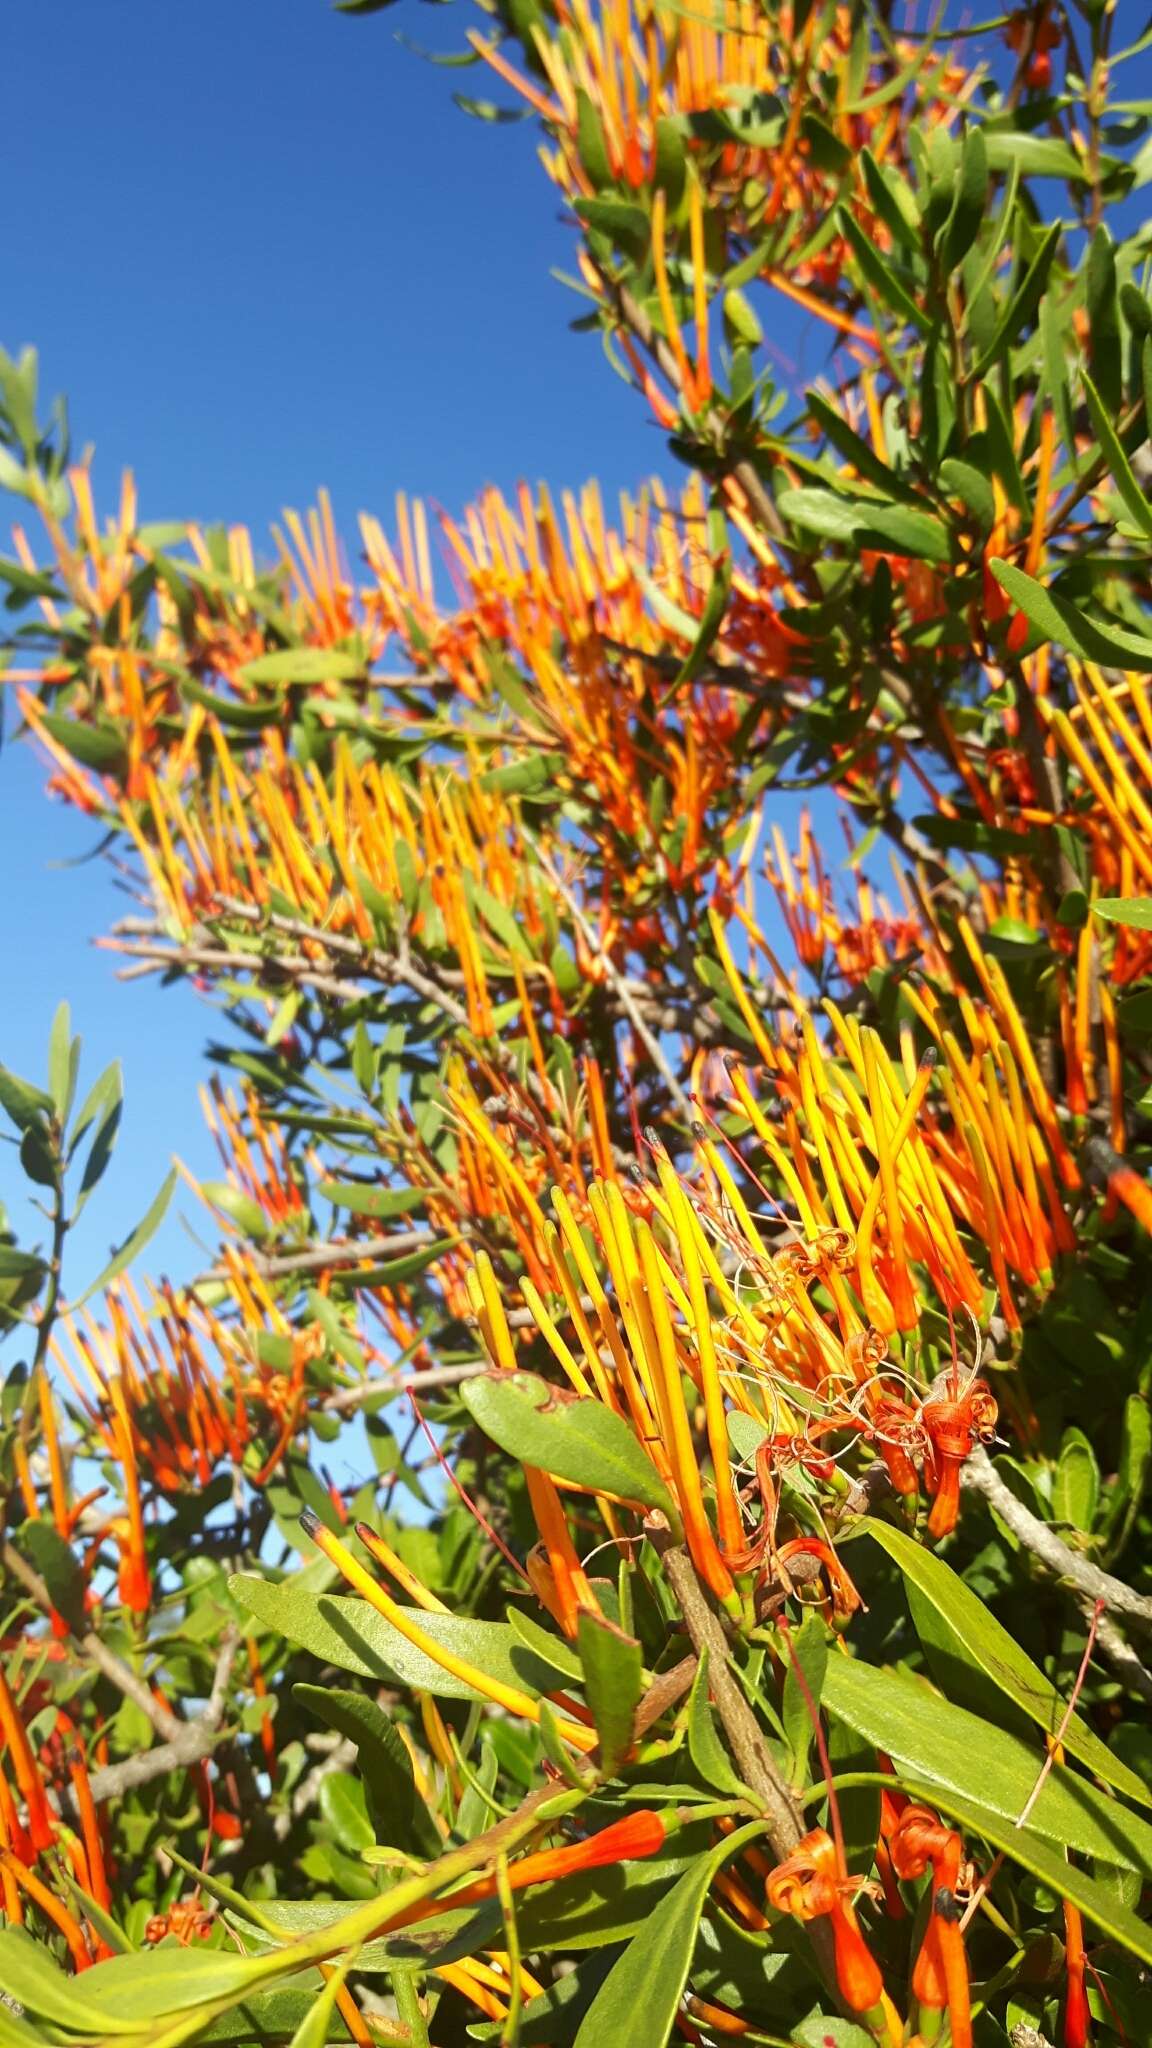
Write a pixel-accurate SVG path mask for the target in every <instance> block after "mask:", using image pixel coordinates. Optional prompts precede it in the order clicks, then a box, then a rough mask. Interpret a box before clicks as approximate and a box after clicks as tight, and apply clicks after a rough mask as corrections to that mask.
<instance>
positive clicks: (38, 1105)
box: [0, 1067, 53, 1131]
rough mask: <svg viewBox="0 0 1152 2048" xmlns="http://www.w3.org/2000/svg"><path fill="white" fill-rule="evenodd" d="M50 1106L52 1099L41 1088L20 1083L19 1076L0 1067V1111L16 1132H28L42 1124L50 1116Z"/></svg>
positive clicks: (28, 1082)
mask: <svg viewBox="0 0 1152 2048" xmlns="http://www.w3.org/2000/svg"><path fill="white" fill-rule="evenodd" d="M52 1106H53V1105H52V1097H51V1096H50V1095H45V1093H44V1090H43V1089H42V1088H34V1087H33V1086H32V1083H31V1081H22V1080H21V1079H20V1076H19V1074H13V1073H12V1072H10V1070H9V1069H8V1068H7V1067H0V1109H2V1110H3V1111H4V1114H5V1115H6V1116H7V1117H9V1118H10V1119H11V1121H12V1122H13V1123H14V1124H15V1126H16V1129H17V1130H18V1131H28V1130H31V1129H32V1128H33V1127H34V1126H35V1125H37V1124H40V1123H42V1122H43V1120H44V1118H45V1117H47V1116H51V1114H52Z"/></svg>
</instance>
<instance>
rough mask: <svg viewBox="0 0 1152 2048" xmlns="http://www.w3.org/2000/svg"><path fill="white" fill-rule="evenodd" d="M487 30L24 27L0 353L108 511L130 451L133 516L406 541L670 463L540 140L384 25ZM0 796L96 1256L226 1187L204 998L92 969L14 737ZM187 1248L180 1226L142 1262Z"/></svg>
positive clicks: (16, 940) (17, 1034) (208, 0)
mask: <svg viewBox="0 0 1152 2048" xmlns="http://www.w3.org/2000/svg"><path fill="white" fill-rule="evenodd" d="M476 18H477V17H476V15H475V14H474V12H472V11H471V10H468V9H466V8H463V7H461V8H452V9H444V10H439V9H436V8H431V7H417V6H411V5H402V6H399V7H397V8H395V9H393V10H391V11H390V12H389V13H387V14H384V15H379V16H375V17H372V18H370V19H367V20H360V21H357V20H351V19H348V18H346V17H342V16H340V15H336V14H334V13H332V12H331V11H330V10H329V9H328V8H327V7H326V6H325V5H324V4H323V0H189V4H188V5H185V6H179V7H174V6H169V5H166V4H160V5H158V4H157V0H100V4H99V5H94V4H93V0H54V4H53V5H51V6H48V7H34V6H27V7H23V8H21V9H19V10H17V11H16V12H15V13H14V14H13V15H12V17H11V18H10V20H9V23H8V28H7V32H6V36H5V43H6V61H7V70H8V89H7V91H6V94H5V103H6V105H5V121H4V129H5V133H4V136H3V141H2V142H0V152H2V154H3V156H4V157H5V158H6V159H7V165H8V172H9V178H8V185H9V190H10V191H15V190H17V189H18V190H19V192H20V200H19V203H18V204H17V205H15V206H13V208H12V209H11V212H10V217H9V220H8V224H7V228H6V244H7V249H8V255H7V259H6V273H7V277H8V290H7V292H6V294H5V301H6V303H5V309H4V314H3V332H2V333H0V341H2V342H3V344H4V346H6V347H7V348H8V349H10V350H12V349H14V348H17V347H19V346H21V345H23V344H24V343H26V342H32V343H34V344H35V345H36V346H37V348H38V349H39V351H40V356H41V370H42V379H43V387H44V389H45V390H46V391H47V392H55V391H57V390H61V391H64V392H66V393H67V395H68V398H69V402H70V404H71V407H72V417H73V427H74V433H75V438H76V442H77V445H78V446H79V445H84V444H86V443H87V442H89V441H91V442H92V443H94V444H95V449H96V481H97V494H98V498H99V499H101V500H103V502H105V503H107V502H108V501H109V500H110V499H111V497H112V496H113V494H114V493H115V491H116V488H117V484H118V478H119V473H120V470H121V468H122V467H123V466H124V465H125V464H129V463H130V464H131V465H132V466H133V467H134V469H135V470H136V473H137V477H138V480H139V484H140V490H141V500H142V506H143V510H144V514H145V516H146V517H149V518H153V519H157V518H171V517H181V516H185V515H189V516H194V517H197V518H200V519H205V520H211V519H223V518H228V519H244V520H247V521H249V522H250V523H251V524H252V526H253V527H254V529H255V530H256V532H257V533H260V532H262V531H263V530H265V529H266V528H267V526H268V524H269V522H270V521H271V520H273V519H275V518H276V517H277V516H278V515H279V513H280V511H281V509H282V507H284V506H285V505H296V506H300V505H304V504H307V503H310V502H311V501H312V499H313V496H314V493H315V490H316V487H317V486H318V485H319V484H327V485H328V487H329V488H330V490H331V491H332V494H333V498H334V501H335V505H336V508H337V514H338V517H339V518H340V519H341V522H342V523H343V525H344V526H345V528H346V530H349V529H350V528H351V524H352V521H353V519H354V517H355V515H356V513H357V512H358V511H359V510H361V509H362V508H368V509H372V510H378V511H379V512H380V513H381V514H382V515H383V516H384V517H385V519H386V520H387V518H388V515H389V511H390V506H391V502H392V497H393V494H394V493H395V492H396V491H397V490H398V489H407V490H411V491H418V492H422V493H424V494H426V495H428V496H430V497H432V498H435V499H439V500H440V501H441V502H443V503H444V504H445V505H448V506H451V507H458V506H459V505H461V504H463V503H464V502H466V501H467V500H468V499H469V498H470V497H471V496H473V495H474V494H475V493H476V492H477V491H478V490H479V489H480V488H481V487H482V486H483V485H484V484H486V483H488V482H495V483H498V484H500V485H504V486H510V485H513V484H515V483H516V482H517V480H518V479H519V478H520V477H521V476H528V477H530V478H545V479H547V480H548V481H549V482H551V483H553V484H564V483H579V482H581V481H582V480H583V479H584V478H585V477H587V476H588V475H590V474H592V473H596V474H598V475H599V476H600V477H601V479H602V480H603V482H604V484H605V486H606V487H607V488H608V489H610V490H615V489H618V488H620V487H622V486H627V485H631V484H634V483H636V482H637V481H639V480H640V479H641V478H642V477H643V476H644V475H645V474H647V473H649V472H650V471H651V470H652V468H653V467H654V466H659V467H660V468H666V467H667V463H666V457H665V453H664V447H663V437H662V436H661V435H660V434H659V433H658V432H657V431H656V430H655V429H654V428H652V427H650V426H649V425H648V424H647V422H646V418H645V412H644V407H643V405H642V404H641V403H637V401H636V400H635V399H634V398H632V397H631V395H630V394H629V393H628V392H627V391H626V390H625V388H624V386H623V385H622V384H621V383H620V382H619V380H618V379H617V378H616V377H615V376H614V375H613V373H612V371H611V370H610V369H609V368H608V366H607V364H606V363H605V361H604V358H603V355H602V353H601V350H600V347H599V344H598V342H597V341H596V339H595V337H590V336H586V335H583V336H582V335H574V334H572V333H570V332H569V329H568V321H569V320H570V319H571V318H572V316H573V314H574V313H575V312H576V311H578V310H579V308H578V306H577V303H576V301H575V300H574V299H572V298H571V296H570V295H569V294H568V293H567V292H566V291H565V289H564V288H563V287H562V286H561V285H559V284H558V283H556V282H555V281H553V280H552V278H551V277H550V275H549V271H550V269H551V268H552V267H553V266H556V265H563V264H564V263H565V261H566V257H567V241H568V238H567V236H566V234H565V231H564V229H563V228H562V226H561V225H560V223H559V220H558V207H557V202H556V198H555V195H554V193H553V191H552V188H551V187H550V185H549V184H548V181H547V180H546V178H545V177H544V175H543V173H542V171H541V170H540V168H539V166H538V164H537V162H536V158H535V143H534V139H533V136H532V132H531V129H530V128H529V126H528V125H527V124H525V125H523V126H512V127H499V128H494V127H490V126H484V125H482V124H481V123H479V122H477V121H475V120H470V119H468V118H467V117H466V116H465V115H464V114H462V113H461V112H460V111H459V110H458V109H457V108H456V107H455V106H453V104H452V100H451V93H452V91H453V90H461V91H464V92H470V93H472V94H473V95H475V96H476V97H485V96H487V95H488V94H489V93H490V87H488V86H487V85H485V84H482V83H479V82H478V81H479V77H480V74H479V70H478V68H475V67H474V68H472V69H469V70H446V69H436V68H434V67H433V66H431V65H430V64H427V63H423V62H421V60H420V59H419V58H418V57H416V56H415V55H413V54H412V53H411V51H409V50H406V49H404V48H402V47H401V46H400V44H399V43H398V42H397V40H396V37H395V34H394V31H395V29H396V28H397V27H400V28H402V29H403V30H404V32H405V33H406V34H408V35H409V36H410V37H411V38H412V39H413V40H415V41H418V42H421V43H424V44H428V43H431V42H433V41H438V42H439V44H440V46H441V47H447V46H450V44H451V42H452V40H453V39H455V40H456V42H457V43H459V42H461V41H462V39H463V34H464V29H465V27H466V26H468V25H471V22H473V21H474V20H476ZM499 90H501V96H502V97H505V98H507V95H505V94H503V93H502V89H499ZM7 511H8V506H7V503H6V504H5V506H4V507H3V509H2V511H0V523H2V524H3V525H4V526H6V525H7ZM0 805H2V809H0V835H2V836H0V845H2V846H3V852H4V873H5V875H6V877H7V886H6V887H5V888H4V889H3V891H2V892H0V957H3V959H4V961H5V963H6V967H7V970H8V971H7V973H6V974H5V976H4V982H5V985H6V994H5V997H4V999H3V1002H2V1004H0V1060H3V1061H4V1062H5V1063H6V1064H7V1065H10V1066H12V1067H14V1068H15V1069H16V1070H17V1071H18V1072H20V1071H24V1072H27V1073H29V1074H31V1075H38V1074H39V1073H40V1071H41V1069H42V1064H43V1057H44V1053H43V1048H44V1046H45V1043H46V1039H47V1032H48V1025H49V1021H50V1018H51V1015H52V1012H53V1009H54V1007H55V1004H56V1002H57V1001H58V1000H59V998H60V997H61V996H67V997H68V998H69V1000H70V1001H71V1003H72V1006H73V1014H74V1017H75V1020H76V1023H77V1025H78V1026H79V1028H80V1029H81V1030H82V1032H83V1035H84V1037H85V1041H86V1049H87V1051H88V1058H89V1072H90V1074H92V1075H94V1074H95V1071H96V1065H95V1063H96V1061H98V1060H99V1061H103V1060H105V1059H107V1058H111V1057H113V1056H114V1055H115V1054H118V1053H120V1054H122V1055H123V1058H124V1063H125V1069H126V1076H127V1096H128V1099H127V1105H126V1116H125V1123H124V1127H123V1131H122V1134H121V1138H120V1143H119V1147H118V1155H117V1160H116V1165H115V1169H114V1172H112V1173H110V1175H109V1179H108V1182H107V1183H106V1188H107V1196H106V1199H105V1200H104V1201H103V1202H102V1203H101V1204H99V1205H97V1204H93V1205H92V1208H93V1210H95V1209H97V1208H99V1215H98V1216H96V1215H94V1216H93V1220H92V1224H91V1225H90V1226H87V1227H86V1228H85V1232H84V1242H83V1252H84V1256H85V1257H87V1258H90V1259H91V1261H92V1262H93V1265H95V1264H96V1263H98V1262H99V1261H100V1259H101V1257H102V1254H103V1251H104V1249H105V1247H106V1243H107V1240H108V1239H109V1238H110V1237H111V1236H113V1235H115V1236H119V1235H122V1234H123V1232H124V1231H125V1230H126V1229H127V1228H129V1227H130V1226H131V1224H132V1223H133V1222H134V1221H135V1219H136V1216H137V1214H138V1213H139V1211H140V1208H141V1207H142V1205H143V1204H144V1203H145V1202H146V1201H147V1200H148V1199H149V1197H150V1194H151V1192H152V1190H153V1189H154V1188H155V1186H156V1185H157V1183H158V1182H159V1180H160V1179H161V1178H162V1175H163V1172H164V1170H165V1167H166V1164H167V1159H168V1156H169V1154H170V1153H171V1152H172V1151H173V1150H176V1151H179V1152H180V1153H181V1154H182V1155H183V1156H184V1157H185V1158H187V1159H188V1161H189V1163H190V1164H192V1165H193V1166H194V1167H196V1166H199V1167H200V1169H201V1170H204V1171H207V1170H208V1169H209V1167H210V1164H211V1154H210V1150H209V1147H208V1141H207V1139H206V1136H205V1134H204V1133H203V1131H202V1127H201V1123H200V1117H199V1112H198V1109H197V1105H196V1099H195V1098H196V1083H197V1081H198V1079H199V1078H201V1077H202V1075H203V1072H204V1066H203V1062H202V1060H201V1059H200V1049H201V1047H202V1044H203V1040H204V1038H205V1036H206V1033H207V1029H208V1027H209V1025H210V1022H211V1019H210V1016H209V1013H208V1012H207V1011H206V1009H205V1006H204V1005H203V1003H201V1002H199V1001H198V1000H197V999H196V998H195V997H194V996H193V995H192V993H191V992H190V991H189V990H187V989H180V988H177V989H169V990H159V989H157V988H155V987H153V986H152V985H151V984H150V983H143V984H141V983H134V984H132V983H130V984H128V985H127V986H120V985H119V984H117V982H116V981H115V979H114V971H115V964H116V963H115V961H114V960H113V959H112V958H111V957H110V956H109V955H108V954H106V953H100V952H96V951H94V949H93V948H92V946H91V945H90V943H89V942H90V940H91V939H92V938H93V937H94V936H95V935H96V934H97V933H99V932H101V931H103V930H105V929H107V927H108V925H109V924H110V922H111V921H112V918H113V917H114V916H115V915H116V914H117V909H118V908H119V907H125V906H123V899H122V898H118V896H117V894H116V891H115V888H114V886H113V881H112V877H111V875H110V873H109V870H108V868H107V866H106V865H105V864H104V862H102V861H97V862H93V863H92V864H91V865H89V866H86V867H83V868H80V869H78V870H75V869H74V870H71V871H64V870H61V869H59V868H57V867H54V866H53V863H54V862H58V861H60V860H62V859H67V858H74V857H75V856H76V855H77V854H79V853H81V852H83V851H84V850H86V849H87V848H88V847H90V846H91V845H92V844H93V842H94V839H95V837H96V834H95V833H94V832H93V830H92V827H91V826H90V825H88V824H86V823H84V822H83V821H82V820H79V819H77V818H76V817H75V816H74V815H73V814H72V813H70V812H68V811H66V810H64V809H63V808H62V807H61V806H60V805H59V804H49V803H48V802H47V801H46V800H45V798H44V796H43V793H42V777H41V773H40V770H39V767H38V765H37V763H36V762H35V760H34V758H33V756H32V754H31V752H30V751H29V750H27V749H25V748H24V747H11V746H9V747H8V748H6V750H5V752H4V754H3V756H2V757H0ZM11 1192H12V1176H11V1173H10V1171H9V1169H8V1165H7V1160H6V1158H5V1157H4V1155H0V1194H11ZM187 1256H188V1254H187V1252H186V1250H185V1241H184V1240H183V1239H182V1233H181V1231H180V1229H179V1227H178V1226H173V1225H171V1224H170V1225H169V1226H167V1227H166V1229H165V1231H164V1234H163V1237H162V1239H161V1240H160V1241H159V1243H158V1245H157V1248H156V1252H155V1254H154V1255H153V1257H154V1259H155V1261H156V1262H157V1263H159V1262H160V1261H161V1260H163V1261H164V1262H166V1263H170V1264H171V1266H172V1268H173V1270H174V1271H179V1270H182V1269H183V1270H186V1261H187ZM150 1263H151V1261H150ZM78 1278H79V1275H78V1274H77V1275H75V1276H74V1280H76V1279H78Z"/></svg>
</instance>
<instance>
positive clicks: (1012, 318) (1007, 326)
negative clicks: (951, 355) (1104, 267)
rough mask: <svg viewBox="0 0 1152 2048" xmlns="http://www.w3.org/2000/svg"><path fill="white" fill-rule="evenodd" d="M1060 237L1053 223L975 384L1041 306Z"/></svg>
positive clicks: (983, 358) (987, 351)
mask: <svg viewBox="0 0 1152 2048" xmlns="http://www.w3.org/2000/svg"><path fill="white" fill-rule="evenodd" d="M1060 233H1061V230H1060V225H1059V222H1053V224H1052V226H1051V227H1050V228H1048V229H1047V230H1046V232H1045V234H1044V237H1043V239H1042V241H1041V243H1040V246H1039V248H1038V249H1037V251H1036V254H1035V255H1034V256H1033V258H1032V261H1031V263H1030V264H1029V265H1028V268H1027V270H1026V271H1025V273H1024V276H1023V277H1022V278H1021V280H1020V283H1019V284H1018V285H1017V287H1016V290H1015V291H1014V292H1013V294H1012V297H1011V298H1010V299H1009V301H1008V304H1007V305H1006V306H1005V308H1004V311H1003V312H1002V313H1001V315H1000V318H999V320H998V321H997V322H996V326H995V327H994V329H993V331H992V339H991V341H990V342H989V343H988V346H987V348H986V349H985V351H984V354H983V355H982V356H981V358H980V361H979V362H978V363H977V365H976V368H975V369H974V371H973V372H972V376H973V380H974V381H975V380H978V379H979V378H981V377H983V376H984V375H985V373H986V372H987V371H988V370H989V369H991V367H992V364H993V363H994V362H995V361H996V360H997V358H998V357H999V356H1000V355H1002V354H1003V352H1004V350H1005V349H1008V348H1011V346H1012V344H1013V342H1014V341H1016V339H1017V337H1018V336H1019V334H1020V332H1021V330H1022V329H1023V328H1024V327H1025V326H1026V325H1027V323H1028V321H1029V320H1030V319H1031V318H1032V316H1033V314H1034V313H1035V311H1036V308H1037V306H1038V305H1039V304H1040V295H1041V293H1042V292H1043V290H1044V287H1045V285H1046V284H1047V282H1048V272H1049V271H1050V270H1051V268H1052V264H1053V261H1054V260H1055V256H1056V250H1057V248H1058V246H1059V242H1060Z"/></svg>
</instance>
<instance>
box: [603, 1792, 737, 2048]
mask: <svg viewBox="0 0 1152 2048" xmlns="http://www.w3.org/2000/svg"><path fill="white" fill-rule="evenodd" d="M763 1832H764V1823H763V1822H762V1821H753V1822H751V1823H750V1825H749V1826H748V1827H744V1828H738V1829H737V1831H736V1832H735V1834H732V1835H729V1836H728V1837H727V1838H726V1840H725V1841H723V1842H721V1843H720V1844H719V1846H718V1847H717V1848H715V1849H713V1850H712V1852H711V1853H710V1854H709V1855H705V1856H698V1857H697V1858H696V1860H695V1862H694V1863H693V1864H692V1867H691V1869H689V1870H687V1871H685V1873H684V1876H683V1877H682V1878H681V1879H680V1881H679V1883H678V1884H677V1885H676V1886H675V1888H674V1889H673V1890H672V1891H670V1892H668V1893H667V1894H666V1896H665V1897H664V1898H662V1899H661V1901H660V1904H659V1905H658V1906H657V1908H656V1910H655V1912H654V1913H653V1914H652V1915H651V1917H650V1918H649V1920H648V1921H647V1922H646V1924H645V1925H644V1927H643V1928H642V1929H641V1930H640V1932H639V1934H637V1935H635V1936H634V1937H633V1939H632V1940H631V1941H630V1942H629V1944H628V1947H627V1948H626V1949H625V1951H624V1954H623V1955H622V1956H621V1957H620V1960H619V1962H617V1963H614V1964H613V1966H612V1968H611V1970H610V1971H609V1972H608V1975H607V1977H606V1978H605V1979H604V1982H603V1984H602V1985H601V1987H600V1989H599V1991H598V1992H597V1993H596V1996H595V1998H594V1999H593V2000H592V2003H591V2005H590V2006H589V2008H588V2011H587V2012H586V2013H585V2015H584V2019H583V2021H582V2023H581V2026H580V2032H579V2033H578V2034H577V2036H576V2043H575V2048H606V2043H608V2042H609V2041H621V2042H623V2041H633V2040H635V2039H636V2038H637V2035H636V2027H637V2022H638V2020H641V2019H642V2023H643V2038H644V2044H645V2048H665V2044H666V2043H667V2041H668V2040H669V2039H670V2037H671V2033H672V2029H673V2027H674V2026H675V2024H676V2014H677V2010H678V2008H679V2005H680V2000H681V1997H682V1995H683V1992H684V1986H685V1984H686V1983H687V1981H688V1972H689V1970H690V1969H691V1967H692V1955H693V1951H694V1949H695V1947H696V1931H697V1929H698V1927H699V1925H700V1915H701V1913H702V1912H703V1910H704V1901H705V1899H706V1898H707V1896H708V1891H709V1887H710V1886H711V1883H712V1880H713V1878H714V1877H715V1875H716V1873H717V1871H718V1870H720V1869H721V1867H722V1866H723V1864H724V1863H726V1862H727V1860H728V1858H729V1856H731V1855H733V1854H734V1853H735V1851H736V1850H737V1849H742V1848H743V1846H744V1844H745V1842H750V1841H752V1840H753V1839H754V1838H755V1837H756V1836H757V1835H759V1834H762V1833H763Z"/></svg>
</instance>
